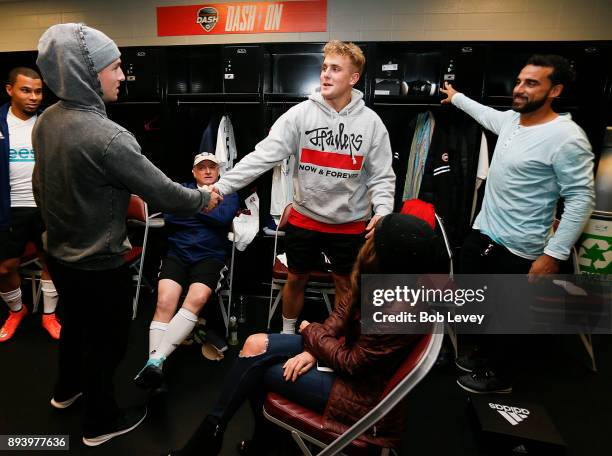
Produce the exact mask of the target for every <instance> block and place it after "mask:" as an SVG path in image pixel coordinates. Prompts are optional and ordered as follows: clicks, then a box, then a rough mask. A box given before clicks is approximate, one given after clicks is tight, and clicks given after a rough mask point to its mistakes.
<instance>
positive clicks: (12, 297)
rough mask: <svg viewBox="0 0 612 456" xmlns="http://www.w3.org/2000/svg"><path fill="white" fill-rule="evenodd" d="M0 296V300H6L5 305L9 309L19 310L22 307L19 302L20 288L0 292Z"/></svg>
mask: <svg viewBox="0 0 612 456" xmlns="http://www.w3.org/2000/svg"><path fill="white" fill-rule="evenodd" d="M0 297H2V300H3V301H4V302H6V305H7V306H9V309H11V310H12V311H13V312H19V311H20V310H21V308H22V307H23V303H22V302H21V288H17V289H16V290H13V291H7V292H6V293H2V292H0Z"/></svg>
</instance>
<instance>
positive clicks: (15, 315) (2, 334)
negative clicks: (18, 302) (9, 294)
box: [0, 305, 28, 342]
mask: <svg viewBox="0 0 612 456" xmlns="http://www.w3.org/2000/svg"><path fill="white" fill-rule="evenodd" d="M27 314H28V308H27V307H26V306H24V305H22V306H21V310H18V311H17V312H13V311H9V316H8V318H7V319H6V321H5V322H4V326H2V329H0V342H6V341H7V340H9V339H10V338H11V337H13V334H15V331H17V328H18V327H19V324H20V323H21V320H23V317H25V316H26V315H27Z"/></svg>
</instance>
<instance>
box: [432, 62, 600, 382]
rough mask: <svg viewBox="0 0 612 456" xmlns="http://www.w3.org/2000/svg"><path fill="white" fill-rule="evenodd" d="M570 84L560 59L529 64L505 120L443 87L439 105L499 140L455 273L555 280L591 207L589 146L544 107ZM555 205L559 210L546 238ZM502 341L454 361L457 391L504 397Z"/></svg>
mask: <svg viewBox="0 0 612 456" xmlns="http://www.w3.org/2000/svg"><path fill="white" fill-rule="evenodd" d="M572 78H573V72H572V70H571V68H570V66H569V63H568V61H567V60H566V59H565V58H563V57H560V56H556V55H534V56H532V57H531V58H530V59H529V60H528V61H527V64H526V65H525V67H524V68H523V69H522V70H521V72H520V74H519V75H518V77H517V79H516V83H515V86H514V90H513V93H512V110H509V111H505V112H502V111H497V110H495V109H492V108H489V107H487V106H484V105H481V104H479V103H477V102H475V101H473V100H471V99H469V98H468V97H466V96H465V95H463V94H461V93H459V92H457V91H456V90H455V89H454V88H453V87H452V86H451V85H450V84H448V83H445V88H444V89H441V91H442V92H443V93H444V94H446V95H447V98H446V99H444V100H442V103H452V104H453V105H455V106H457V107H458V108H459V109H461V110H462V111H464V112H466V113H467V114H468V115H470V116H471V117H473V118H474V119H475V120H476V121H477V122H478V123H480V124H481V125H482V126H483V127H484V128H486V129H487V130H490V131H492V132H493V133H495V134H497V135H498V136H499V137H498V141H497V144H496V146H495V151H494V154H493V159H492V161H491V167H490V171H489V175H488V178H487V187H486V189H485V196H484V200H483V204H482V208H481V210H480V213H479V214H478V216H477V217H476V220H475V221H474V225H473V230H472V232H471V233H470V235H469V236H468V237H467V239H466V240H465V243H464V245H463V248H462V251H461V267H462V268H461V272H462V273H465V274H478V273H481V274H484V273H500V274H529V277H530V281H533V280H536V279H537V277H538V276H539V275H543V274H555V273H558V272H559V263H560V262H562V261H564V260H566V259H567V258H568V257H569V255H570V252H571V248H572V246H573V245H574V243H575V242H576V240H577V239H578V237H579V236H580V234H581V233H582V230H583V229H584V226H585V225H586V223H587V220H588V218H589V216H590V214H591V212H592V210H593V207H594V205H595V192H594V180H593V159H594V157H593V153H592V151H591V145H590V143H589V140H588V139H587V137H586V135H585V133H584V131H583V130H582V129H581V128H580V127H579V126H578V125H576V123H575V122H573V121H572V119H571V115H570V114H558V113H556V112H555V111H554V110H553V109H552V107H551V104H552V102H553V101H554V99H555V98H557V97H559V96H560V95H561V93H562V91H563V89H564V87H566V86H567V85H568V84H569V83H570V82H571V80H572ZM560 198H563V202H564V210H563V214H562V215H561V220H560V223H559V226H558V228H557V230H556V231H555V232H554V234H553V230H552V226H553V222H554V220H555V216H556V207H557V202H558V201H559V199H560ZM507 339H508V338H507V337H496V338H495V339H494V340H495V342H496V343H489V341H488V343H487V346H488V347H487V348H488V349H487V353H486V354H485V356H484V358H487V361H488V362H486V363H484V362H481V363H474V362H473V361H474V360H473V359H472V362H468V363H463V362H461V361H463V360H462V359H461V358H458V363H457V365H458V367H460V368H461V369H463V370H466V371H470V372H471V373H470V374H469V375H463V376H461V377H460V378H459V379H458V383H459V386H461V387H462V388H464V389H466V390H468V391H470V392H473V393H508V392H511V391H512V384H511V367H512V361H511V359H512V356H511V353H509V352H511V351H512V350H511V345H510V344H509V343H507ZM502 340H503V341H504V342H500V341H502ZM497 342H500V343H497ZM481 360H482V358H481ZM502 361H503V363H502ZM478 364H480V369H474V368H475V367H477V365H478ZM485 366H488V367H485ZM491 366H492V367H493V369H491V368H490V367H491Z"/></svg>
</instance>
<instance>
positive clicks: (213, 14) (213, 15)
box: [196, 6, 219, 32]
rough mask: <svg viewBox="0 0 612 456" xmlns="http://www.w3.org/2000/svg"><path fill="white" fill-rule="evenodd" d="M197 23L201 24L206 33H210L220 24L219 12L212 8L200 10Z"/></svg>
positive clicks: (206, 7)
mask: <svg viewBox="0 0 612 456" xmlns="http://www.w3.org/2000/svg"><path fill="white" fill-rule="evenodd" d="M196 22H197V23H198V24H200V25H201V26H202V28H203V29H204V30H205V31H207V32H210V31H211V30H212V29H213V28H215V25H217V22H219V12H218V11H217V10H216V8H213V7H212V6H205V7H204V8H200V10H199V11H198V17H197V19H196Z"/></svg>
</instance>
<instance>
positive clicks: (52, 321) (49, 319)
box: [42, 312, 62, 340]
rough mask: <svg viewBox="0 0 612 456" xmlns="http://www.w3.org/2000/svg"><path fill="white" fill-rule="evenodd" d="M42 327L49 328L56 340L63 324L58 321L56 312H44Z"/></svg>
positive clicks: (50, 333)
mask: <svg viewBox="0 0 612 456" xmlns="http://www.w3.org/2000/svg"><path fill="white" fill-rule="evenodd" d="M42 327H43V328H45V329H46V330H47V332H48V333H49V335H50V336H51V337H53V338H54V339H55V340H59V338H60V331H61V330H62V325H61V324H60V322H59V321H57V318H56V316H55V312H54V313H52V314H44V315H43V316H42Z"/></svg>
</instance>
